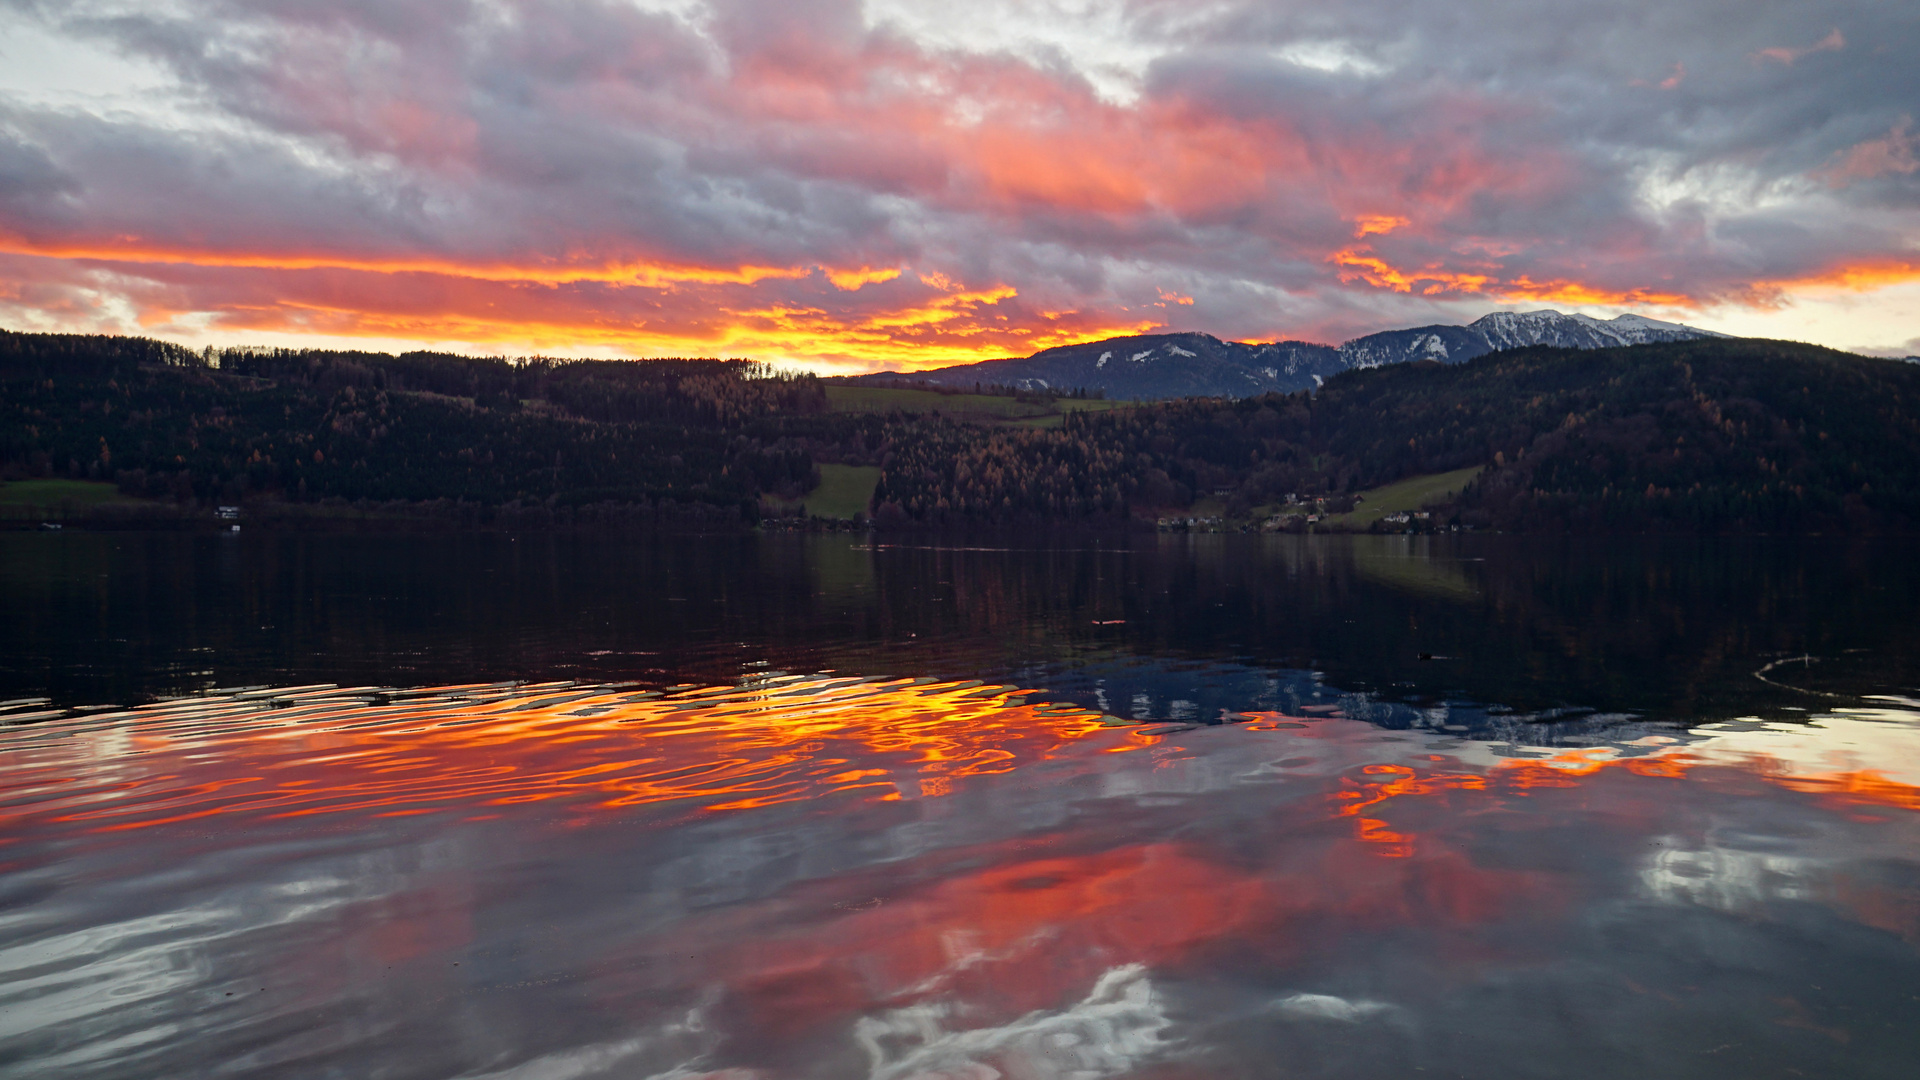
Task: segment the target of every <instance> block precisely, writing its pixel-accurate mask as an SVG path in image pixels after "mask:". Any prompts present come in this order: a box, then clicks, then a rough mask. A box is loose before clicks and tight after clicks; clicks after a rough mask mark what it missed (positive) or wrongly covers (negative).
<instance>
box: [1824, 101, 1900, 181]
mask: <svg viewBox="0 0 1920 1080" xmlns="http://www.w3.org/2000/svg"><path fill="white" fill-rule="evenodd" d="M1915 172H1920V134H1916V133H1914V131H1913V117H1911V116H1903V117H1901V118H1900V122H1899V123H1896V124H1894V125H1893V130H1891V131H1889V132H1887V134H1886V136H1885V137H1884V138H1879V139H1868V140H1867V141H1865V142H1863V143H1858V144H1856V145H1855V146H1853V147H1852V148H1850V149H1848V150H1847V151H1846V152H1845V153H1844V154H1842V155H1840V156H1839V159H1838V160H1837V161H1835V162H1834V163H1833V164H1831V165H1829V166H1828V167H1826V168H1824V169H1821V170H1820V171H1818V172H1816V173H1814V176H1816V177H1818V178H1819V179H1822V180H1825V181H1826V182H1827V184H1828V185H1829V186H1831V187H1846V186H1847V185H1848V184H1850V183H1853V182H1854V181H1856V180H1872V179H1875V178H1876V177H1881V176H1892V175H1896V174H1898V175H1907V176H1911V175H1912V174H1913V173H1915Z"/></svg>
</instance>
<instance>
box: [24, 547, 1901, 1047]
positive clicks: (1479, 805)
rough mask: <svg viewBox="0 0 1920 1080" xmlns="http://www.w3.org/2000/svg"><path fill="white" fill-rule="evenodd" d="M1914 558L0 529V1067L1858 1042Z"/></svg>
mask: <svg viewBox="0 0 1920 1080" xmlns="http://www.w3.org/2000/svg"><path fill="white" fill-rule="evenodd" d="M1916 611H1920V566H1917V565H1916V562H1915V559H1914V558H1913V547H1912V545H1911V543H1910V542H1906V543H1903V542H1898V541H1890V542H1883V543H1862V542H1856V541H1845V540H1832V539H1825V540H1823V539H1819V538H1815V539H1802V540H1779V539H1745V540H1728V539H1719V540H1658V541H1656V540H1646V541H1621V540H1613V541H1606V542H1600V541H1579V540H1561V539H1541V538H1515V537H1441V538H1431V539H1427V538H1415V537H1286V536H1237V535H1236V536H1183V535H1173V536H1144V537H1133V538H1106V539H1098V540H1096V539H1052V540H1041V539H1035V540H1031V541H1023V540H1009V539H1007V538H1004V537H1002V538H997V539H987V540H978V541H968V542H956V541H949V540H940V539H935V538H907V539H894V538H887V539H881V540H874V539H870V538H867V537H861V536H849V535H829V536H764V537H761V536H741V537H731V536H730V537H661V538H644V539H609V538H596V537H583V536H574V535H518V536H514V535H504V534H475V535H443V536H306V537H301V536H284V535H282V536H274V535H265V534H257V533H251V532H248V533H241V534H236V535H184V534H103V533H96V534H87V533H65V534H37V533H36V534H27V533H14V534H0V700H4V704H0V1076H5V1077H78V1078H139V1080H147V1078H157V1077H229V1076H231V1077H315V1078H342V1080H346V1078H352V1080H361V1078H396V1080H399V1078H407V1080H411V1078H422V1080H427V1078H449V1080H450V1078H466V1080H478V1078H488V1080H576V1078H578V1080H587V1078H609V1080H612V1078H620V1080H626V1078H634V1080H646V1078H654V1080H668V1078H671V1080H695V1078H707V1080H722V1078H724V1080H776V1078H786V1077H792V1078H809V1080H811V1078H836V1080H838V1078H870V1080H935V1078H946V1080H993V1078H1002V1077H1004V1078H1008V1080H1067V1078H1075V1080H1098V1078H1153V1080H1175V1078H1181V1080H1185V1078H1202V1077H1205V1078H1240V1077H1246V1078H1266V1077H1340V1078H1342V1080H1358V1078H1369V1077H1410V1076H1432V1077H1487V1078H1501V1080H1512V1078H1533V1077H1539V1078H1586V1077H1633V1078H1647V1077H1726V1078H1755V1077H1899V1078H1903V1080H1904V1078H1907V1077H1911V1076H1913V1075H1915V1074H1916V1070H1920V1065H1916V1062H1920V617H1916Z"/></svg>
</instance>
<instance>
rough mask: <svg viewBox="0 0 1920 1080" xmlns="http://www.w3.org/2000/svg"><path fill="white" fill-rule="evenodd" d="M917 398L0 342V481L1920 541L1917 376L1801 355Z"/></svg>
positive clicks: (727, 364) (704, 510)
mask: <svg viewBox="0 0 1920 1080" xmlns="http://www.w3.org/2000/svg"><path fill="white" fill-rule="evenodd" d="M921 396H922V397H925V398H928V399H929V400H932V401H933V402H935V404H933V405H928V406H923V407H921V408H923V411H917V412H916V411H913V409H914V408H915V406H913V405H912V404H911V403H912V400H913V398H914V395H899V397H900V400H901V402H902V404H901V406H900V407H899V408H898V409H895V408H894V407H893V406H892V405H888V406H887V408H888V409H890V410H892V411H889V412H885V413H882V412H879V411H876V410H874V409H873V408H872V406H871V404H870V403H869V404H867V405H863V406H862V408H861V409H860V410H859V411H834V410H833V409H832V408H831V406H830V403H829V398H828V394H827V391H826V389H825V388H824V387H823V386H822V385H821V383H820V382H819V381H818V380H816V379H814V378H812V377H810V376H792V375H774V374H773V373H770V372H768V371H766V370H763V369H761V368H760V367H758V366H757V365H754V364H751V363H748V362H745V361H721V360H658V361H556V360H547V359H531V360H523V361H511V362H510V361H507V360H501V359H476V358H468V357H459V356H449V355H444V354H429V353H409V354H406V355H403V356H387V355H383V354H376V353H341V352H320V351H311V350H302V351H288V350H262V349H242V350H226V351H222V352H206V353H194V352H191V351H188V350H184V349H181V348H178V347H176V346H171V345H166V344H163V343H160V342H154V341H146V340H141V339H133V338H103V337H76V336H57V335H24V334H4V333H0V470H4V476H5V477H6V478H11V479H24V478H27V477H36V476H37V477H66V478H73V479H93V480H101V481H111V482H113V483H115V484H117V485H118V487H119V488H120V490H122V491H124V492H126V493H128V494H130V495H137V496H142V497H146V498H149V499H154V500H162V501H166V502H168V503H170V504H172V505H176V506H189V505H191V506H206V505H210V504H211V503H213V502H216V501H217V502H235V503H249V504H252V505H261V506H267V505H273V506H285V507H299V506H312V505H326V504H338V503H340V502H342V501H346V502H352V503H355V504H357V505H366V504H380V505H382V506H384V507H386V508H388V509H389V510H390V511H391V512H394V513H403V514H416V515H424V516H429V517H431V516H441V517H448V516H449V515H451V518H452V519H457V520H459V521H461V522H464V523H468V524H472V523H496V524H500V523H504V524H510V525H541V524H579V523H589V522H595V521H599V522H606V523H615V524H625V525H632V526H639V527H647V526H651V525H672V524H694V525H700V526H706V525H721V524H737V525H745V524H747V523H750V522H751V521H753V520H755V519H756V518H757V517H759V516H761V515H762V514H763V513H766V512H770V511H775V509H776V508H777V507H779V506H783V505H790V502H789V501H790V500H793V499H796V498H797V497H799V496H800V495H802V494H803V493H805V492H806V491H808V490H809V489H810V488H812V487H813V486H814V485H815V484H816V483H817V482H818V477H819V466H820V465H821V464H823V463H844V464H850V465H868V466H871V465H879V466H881V469H880V473H879V480H878V487H877V489H876V490H875V492H874V495H873V501H872V503H871V504H870V508H871V510H872V511H873V516H874V519H875V520H876V521H877V522H878V523H879V524H880V525H881V526H882V527H886V528H913V527H918V528H930V527H931V528H938V527H973V526H987V527H1005V526H1015V525H1019V526H1029V525H1072V526H1082V527H1102V528H1106V527H1128V526H1130V525H1137V524H1138V523H1139V522H1141V521H1143V520H1151V519H1152V518H1153V517H1155V516H1157V515H1166V514H1179V513H1191V512H1194V511H1193V507H1194V506H1195V504H1196V502H1204V503H1205V504H1206V505H1207V506H1208V507H1209V508H1210V509H1211V511H1212V512H1214V513H1216V514H1218V515H1219V516H1222V517H1223V518H1224V519H1226V520H1227V521H1228V522H1229V523H1233V522H1243V523H1246V524H1249V525H1251V524H1253V523H1254V522H1255V521H1256V520H1258V519H1259V518H1260V517H1262V516H1264V515H1265V514H1267V513H1268V512H1270V511H1271V510H1272V509H1273V508H1274V506H1275V505H1276V504H1280V503H1282V502H1285V501H1287V500H1288V498H1289V497H1290V496H1291V497H1293V499H1294V501H1295V502H1296V504H1297V503H1299V502H1301V501H1304V500H1309V499H1313V498H1315V497H1323V498H1327V499H1330V500H1331V503H1332V505H1334V506H1339V505H1341V502H1342V500H1343V499H1347V498H1350V497H1351V495H1352V494H1353V493H1356V492H1360V491H1364V490H1368V489H1372V488H1376V487H1379V486H1381V485H1385V484H1390V483H1392V482H1394V481H1397V480H1401V479H1403V478H1406V477H1412V476H1421V475H1425V474H1432V473H1444V472H1449V471H1451V470H1456V469H1462V468H1471V467H1477V466H1486V470H1485V471H1484V472H1483V473H1481V474H1480V476H1479V479H1478V480H1477V481H1475V482H1474V483H1473V484H1472V485H1470V486H1469V487H1468V488H1467V489H1466V490H1465V491H1464V492H1463V493H1462V494H1461V495H1460V497H1459V498H1458V499H1457V501H1456V502H1454V503H1453V505H1451V506H1449V507H1446V508H1443V509H1442V511H1441V512H1440V513H1439V514H1438V515H1436V516H1435V517H1434V518H1433V519H1432V521H1431V523H1430V525H1429V527H1445V526H1451V525H1465V526H1469V527H1482V528H1495V529H1502V530H1511V531H1541V530H1550V531H1560V530H1566V531H1578V532H1643V531H1658V532H1672V531H1678V532H1794V531H1836V530H1844V531H1899V530H1909V529H1913V528H1914V527H1916V525H1917V524H1920V365H1913V364H1905V363H1900V362H1897V361H1882V360H1871V359H1866V358H1863V357H1858V356H1852V355H1850V354H1845V353H1838V352H1834V351H1831V350H1827V349H1820V348H1816V347H1812V346H1804V345H1793V344H1787V343H1780V342H1757V341H1736V340H1711V341H1689V342H1674V343H1666V344H1654V345H1641V346H1634V347H1630V348H1618V349H1599V350H1588V351H1576V350H1565V349H1550V348H1527V349H1516V350H1511V351H1507V352H1501V353H1495V354H1491V355H1489V356H1485V357H1481V358H1479V359H1476V360H1474V361H1471V362H1469V363H1466V364H1458V365H1440V364H1431V363H1415V364H1402V365H1396V366H1392V367H1384V368H1377V369H1372V370H1360V371H1352V372H1347V373H1344V374H1341V375H1338V376H1336V377H1334V378H1331V379H1329V380H1327V382H1326V385H1325V387H1324V388H1323V389H1322V390H1321V391H1320V392H1319V393H1317V394H1313V395H1309V394H1306V393H1295V394H1269V395H1266V396H1263V397H1257V398H1246V399H1240V400H1226V399H1218V398H1191V399H1184V400H1178V401H1171V402H1163V403H1157V404H1152V405H1142V406H1137V407H1130V408H1111V409H1089V410H1079V409H1074V410H1066V411H1064V412H1062V413H1060V414H1057V415H1053V416H1050V417H1046V418H1044V419H1046V420H1047V421H1048V422H1057V423H1058V425H1059V426H1057V427H1052V428H1041V427H1024V426H1020V425H1021V424H1023V423H1024V422H1025V421H1023V420H1021V419H1020V418H1018V417H1013V416H1009V417H1007V418H1005V419H1004V420H1003V422H1000V423H989V422H984V421H982V419H981V418H982V417H984V416H986V415H987V414H986V413H984V412H981V411H978V410H976V411H974V412H962V413H961V416H962V417H964V418H956V416H955V415H954V412H955V411H956V409H958V407H959V406H958V405H957V404H955V403H954V402H950V401H948V399H945V398H941V397H939V396H938V395H921ZM983 400H984V399H983ZM955 401H957V399H955ZM943 407H944V408H945V411H946V415H942V412H941V411H939V410H940V409H942V408H943ZM869 475H871V474H870V473H869ZM869 482H871V481H869ZM450 506H451V507H454V508H457V510H449V509H448V508H449V507H450ZM474 508H489V509H485V510H484V512H476V510H475V509H474ZM778 512H785V511H778Z"/></svg>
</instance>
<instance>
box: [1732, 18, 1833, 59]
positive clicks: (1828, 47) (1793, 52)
mask: <svg viewBox="0 0 1920 1080" xmlns="http://www.w3.org/2000/svg"><path fill="white" fill-rule="evenodd" d="M1846 47H1847V39H1846V36H1845V35H1843V34H1842V33H1840V31H1839V29H1838V28H1837V27H1836V28H1835V29H1834V30H1833V31H1832V32H1831V33H1829V34H1827V36H1826V37H1823V38H1821V39H1820V40H1819V41H1816V42H1814V43H1813V44H1811V45H1808V46H1806V47H1804V48H1798V49H1796V48H1790V47H1784V46H1779V45H1776V46H1774V47H1772V48H1767V49H1761V50H1760V51H1758V52H1756V53H1754V54H1753V57H1754V59H1756V60H1772V61H1774V62H1775V63H1779V64H1792V63H1793V62H1794V61H1796V60H1798V59H1800V58H1801V57H1803V56H1809V55H1812V54H1813V53H1823V52H1839V51H1840V50H1842V49H1844V48H1846Z"/></svg>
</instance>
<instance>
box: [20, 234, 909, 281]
mask: <svg viewBox="0 0 1920 1080" xmlns="http://www.w3.org/2000/svg"><path fill="white" fill-rule="evenodd" d="M0 254H6V255H33V256H38V257H41V258H49V259H85V260H90V261H96V262H121V263H135V264H139V263H171V264H178V265H184V266H207V267H232V268H237V269H249V270H358V271H362V272H366V273H374V274H443V275H446V276H448V277H457V278H468V279H471V280H474V281H499V282H527V283H531V284H540V285H568V284H574V283H577V282H604V283H607V284H614V285H639V286H644V287H648V288H663V287H670V286H673V285H677V284H701V285H723V284H731V285H752V284H754V283H756V282H760V281H765V280H767V279H769V278H803V277H806V276H807V275H808V274H810V273H812V272H813V271H814V270H815V269H816V267H815V266H813V265H807V266H786V267H781V266H751V265H749V266H736V267H702V266H686V265H676V264H672V263H655V262H644V261H638V260H634V261H626V262H622V261H618V260H608V261H602V262H597V263H591V262H590V263H582V264H569V263H565V262H559V261H554V262H534V263H525V262H518V263H516V262H486V261H475V262H463V261H460V260H458V259H451V258H439V257H432V256H421V255H396V256H390V257H373V256H364V255H348V254H338V255H333V254H298V253H293V254H263V253H255V252H229V251H210V250H205V249H183V248H163V247H153V246H149V245H145V244H139V243H129V244H109V245H52V244H29V243H25V242H22V241H19V240H0ZM819 269H823V270H825V272H826V273H827V275H828V277H829V279H831V280H833V281H834V283H835V284H836V285H840V287H841V288H844V289H857V288H859V287H860V286H861V285H863V284H866V283H868V282H871V281H887V280H890V279H892V278H893V277H896V276H898V271H893V272H888V271H874V270H870V269H868V268H866V267H860V268H858V269H855V270H836V269H832V268H824V267H821V268H819ZM842 281H845V282H847V284H841V282H842Z"/></svg>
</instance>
